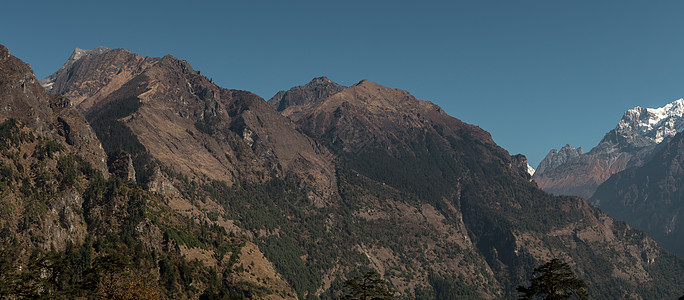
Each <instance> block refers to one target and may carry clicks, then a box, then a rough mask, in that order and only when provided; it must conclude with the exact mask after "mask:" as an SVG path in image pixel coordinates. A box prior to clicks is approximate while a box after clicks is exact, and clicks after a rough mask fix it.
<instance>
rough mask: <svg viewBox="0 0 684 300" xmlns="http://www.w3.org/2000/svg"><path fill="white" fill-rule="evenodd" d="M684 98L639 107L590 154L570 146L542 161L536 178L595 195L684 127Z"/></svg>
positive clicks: (555, 189)
mask: <svg viewBox="0 0 684 300" xmlns="http://www.w3.org/2000/svg"><path fill="white" fill-rule="evenodd" d="M682 116H684V99H679V100H676V101H674V102H672V103H669V104H667V105H665V106H663V107H660V108H643V107H635V108H633V109H630V110H628V111H627V112H625V114H624V115H623V117H622V119H621V120H620V122H618V125H617V126H616V127H615V129H613V130H611V131H610V132H608V133H607V134H606V135H605V136H604V137H603V139H602V140H601V142H600V143H599V144H598V145H597V146H596V147H594V148H593V149H591V151H589V152H587V153H582V151H581V148H580V149H577V150H579V151H577V150H576V149H574V148H572V147H571V146H570V145H566V146H565V147H563V148H561V150H560V151H557V150H555V149H552V150H551V151H550V152H549V154H548V155H547V156H546V157H545V158H544V159H543V160H542V161H541V162H540V163H539V166H538V167H537V171H536V172H535V174H534V177H533V178H534V181H535V182H537V184H538V185H539V187H541V188H542V189H544V190H545V191H547V192H551V193H554V194H564V195H576V196H581V197H584V198H587V199H588V198H589V197H591V196H592V194H593V193H594V191H595V190H596V187H598V185H599V184H601V183H602V182H604V181H605V180H607V179H608V178H609V177H610V176H611V175H613V174H615V173H617V172H620V171H622V170H625V169H627V168H629V167H632V166H639V165H641V164H643V163H644V161H645V160H646V159H648V157H649V156H650V155H652V154H653V152H654V151H655V149H656V147H657V146H658V145H659V144H660V143H662V142H664V141H668V140H670V139H671V138H672V137H674V135H675V134H677V132H680V131H682V130H684V118H682Z"/></svg>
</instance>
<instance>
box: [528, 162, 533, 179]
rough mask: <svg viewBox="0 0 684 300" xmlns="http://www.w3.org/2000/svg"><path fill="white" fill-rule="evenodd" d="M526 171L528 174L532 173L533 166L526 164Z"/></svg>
mask: <svg viewBox="0 0 684 300" xmlns="http://www.w3.org/2000/svg"><path fill="white" fill-rule="evenodd" d="M527 173H529V174H530V176H532V175H534V168H533V167H532V166H530V164H529V163H528V164H527Z"/></svg>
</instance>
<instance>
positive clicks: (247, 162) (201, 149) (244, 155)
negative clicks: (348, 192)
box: [52, 49, 335, 199]
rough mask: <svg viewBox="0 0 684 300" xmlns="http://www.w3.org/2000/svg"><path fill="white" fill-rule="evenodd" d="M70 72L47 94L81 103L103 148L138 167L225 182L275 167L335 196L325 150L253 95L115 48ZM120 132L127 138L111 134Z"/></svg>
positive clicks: (178, 65)
mask: <svg viewBox="0 0 684 300" xmlns="http://www.w3.org/2000/svg"><path fill="white" fill-rule="evenodd" d="M72 73H74V74H78V76H72V77H70V78H66V79H65V78H58V79H57V80H56V81H55V85H54V86H53V89H52V92H55V93H63V94H65V95H74V96H75V97H76V98H77V99H82V102H81V103H80V105H79V108H80V109H82V110H83V111H84V112H85V113H86V115H87V116H88V118H89V119H90V120H91V122H92V123H93V125H94V126H95V127H96V130H99V131H100V132H102V133H104V135H102V136H101V138H102V139H103V142H104V144H105V148H106V149H108V150H109V151H111V150H114V148H116V147H124V148H126V147H128V148H127V149H125V150H127V151H129V152H131V153H133V154H134V155H138V156H137V157H138V158H139V159H138V160H137V161H136V162H137V165H136V168H143V169H144V168H145V167H144V166H143V165H144V164H145V162H144V161H145V159H143V158H142V157H143V156H144V155H146V153H149V155H150V156H151V157H153V158H154V159H158V160H160V161H161V162H162V163H163V164H165V165H167V166H171V167H173V168H174V169H177V171H180V172H183V173H187V174H194V175H201V176H203V177H208V178H211V179H216V180H223V181H226V182H228V183H233V182H234V181H235V180H236V177H237V176H238V174H239V173H241V172H244V174H243V175H245V176H247V177H250V178H252V179H254V180H262V179H263V178H265V177H269V176H270V172H271V171H272V170H273V171H275V172H276V173H277V174H278V176H286V175H287V174H294V175H296V176H299V177H301V178H303V179H304V180H305V181H307V182H310V183H311V184H312V185H313V186H315V187H316V189H315V191H312V194H311V196H312V197H319V196H317V195H319V194H320V195H329V194H331V193H334V188H333V187H334V186H335V177H334V168H333V166H332V163H331V160H332V156H331V155H330V154H328V153H327V151H326V149H325V148H322V147H320V146H318V145H317V144H316V143H315V142H313V141H312V140H311V139H310V138H308V137H307V136H306V135H303V134H301V133H300V132H298V130H297V128H296V126H294V125H293V124H292V123H291V122H290V121H289V120H288V119H286V118H284V117H282V116H281V115H280V114H278V113H277V112H276V111H275V110H273V109H272V108H271V107H270V106H269V105H268V104H267V103H265V102H264V101H263V100H262V99H261V98H259V97H258V96H256V95H254V94H252V93H249V92H245V91H238V90H227V89H222V88H220V87H218V86H216V85H215V84H213V83H212V82H211V81H210V80H209V79H207V78H206V77H204V76H202V75H200V73H199V72H196V71H194V70H193V69H192V67H191V66H190V65H189V64H188V63H187V62H185V61H180V60H178V59H176V58H173V57H171V56H166V57H164V58H149V57H145V58H143V57H141V56H139V55H136V54H132V53H130V52H128V51H127V50H122V49H115V50H111V51H109V52H106V53H104V54H100V55H91V56H87V57H84V58H82V59H80V60H78V61H77V62H76V63H74V64H73V67H72ZM123 131H129V134H128V135H129V136H126V137H123V136H121V137H118V136H115V135H119V134H121V132H123ZM110 133H113V134H110ZM125 140H128V141H129V143H131V145H125V143H126V141H125ZM131 140H132V141H133V142H130V141H131ZM143 173H144V170H143ZM148 173H149V171H148ZM319 198H320V197H319ZM320 199H322V198H320Z"/></svg>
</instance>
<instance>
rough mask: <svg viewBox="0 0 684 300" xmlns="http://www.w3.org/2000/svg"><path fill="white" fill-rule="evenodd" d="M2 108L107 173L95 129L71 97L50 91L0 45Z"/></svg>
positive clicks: (7, 113) (8, 114)
mask: <svg viewBox="0 0 684 300" xmlns="http://www.w3.org/2000/svg"><path fill="white" fill-rule="evenodd" d="M0 111H2V113H1V114H0V116H2V119H5V118H14V119H17V120H19V121H21V122H22V123H23V124H25V125H27V126H28V127H30V128H31V129H33V130H34V131H36V132H37V133H38V134H40V135H43V136H45V137H48V138H51V139H57V140H59V141H61V142H62V143H64V145H65V146H67V147H69V148H71V149H73V150H74V151H75V152H76V153H78V154H79V155H81V156H82V157H84V158H85V159H86V160H88V161H89V162H90V163H91V164H93V166H94V167H95V168H96V169H99V170H100V171H102V172H103V173H105V174H106V173H107V166H106V155H105V153H104V150H103V149H102V146H101V144H100V141H99V140H98V139H97V137H96V135H95V132H94V131H93V129H92V128H91V127H90V125H89V124H88V122H87V121H86V120H85V118H84V117H83V115H82V114H81V113H80V112H78V110H76V108H74V107H73V106H72V103H71V102H70V101H69V99H67V98H65V97H63V96H59V95H48V94H46V93H45V90H44V89H43V87H41V86H40V84H39V83H38V80H37V79H36V76H35V75H34V74H33V70H32V69H31V67H30V66H29V65H28V64H26V63H24V62H22V61H21V60H19V59H18V58H16V57H14V56H12V55H11V54H10V52H9V50H7V48H5V47H4V46H2V45H0Z"/></svg>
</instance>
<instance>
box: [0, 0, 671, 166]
mask: <svg viewBox="0 0 684 300" xmlns="http://www.w3.org/2000/svg"><path fill="white" fill-rule="evenodd" d="M682 12H684V2H682V1H678V2H675V1H659V2H653V1H648V2H647V1H420V2H419V1H396V0H395V1H372V0H367V1H282V0H280V1H258V0H255V1H144V0H140V1H33V2H31V4H30V5H28V4H26V3H25V2H23V1H12V2H10V3H3V8H2V11H0V43H1V44H4V45H5V46H7V47H8V48H9V49H10V51H11V52H12V53H13V54H14V55H16V56H18V57H19V58H21V59H23V60H24V61H26V62H28V63H30V64H31V66H32V67H33V69H34V71H35V72H36V75H37V76H38V77H39V78H43V77H45V76H47V75H49V74H50V73H52V72H54V71H55V70H57V69H58V68H59V66H60V65H61V64H62V63H63V62H64V61H65V60H66V59H67V57H68V56H69V55H70V53H71V52H72V51H73V49H74V48H75V47H80V48H86V49H89V48H93V47H96V46H100V45H102V46H106V47H110V48H127V49H130V50H131V51H133V52H136V53H139V54H142V55H146V56H163V55H165V54H172V55H174V56H176V57H178V58H182V59H186V60H188V61H189V62H190V63H191V64H192V65H193V67H194V68H195V69H196V70H200V71H202V74H204V75H206V76H207V77H211V78H213V79H214V82H216V83H217V84H219V85H221V86H223V87H226V88H236V89H244V90H249V91H252V92H254V93H256V94H258V95H260V96H262V97H264V98H266V99H268V98H270V97H271V96H272V95H273V94H275V93H276V92H277V91H278V90H283V89H288V88H290V87H292V86H295V85H301V84H305V83H306V82H308V81H309V80H310V79H311V78H313V77H316V76H322V75H325V76H328V77H329V78H330V79H332V80H333V81H336V82H338V83H340V84H344V85H351V84H354V83H356V82H358V81H359V80H361V79H368V80H371V81H374V82H378V83H380V84H383V85H386V86H390V87H395V88H401V89H405V90H408V91H409V92H411V93H412V94H413V95H414V96H416V97H417V98H419V99H422V100H430V101H432V102H435V103H437V104H438V105H440V106H442V107H443V108H444V109H445V111H447V112H448V113H449V114H451V115H452V116H455V117H457V118H459V119H461V120H463V121H466V122H468V123H471V124H475V125H478V126H480V127H482V128H484V129H486V130H487V131H489V132H491V133H492V136H493V137H494V140H495V141H496V142H497V143H498V144H499V145H501V146H503V147H504V148H506V149H507V150H508V151H509V152H511V154H516V153H523V154H525V155H527V156H528V158H529V160H530V161H531V164H532V165H533V166H535V167H536V164H538V163H539V161H540V160H541V159H542V158H543V157H544V156H545V155H546V153H548V151H549V150H550V149H551V148H560V147H561V146H563V145H565V144H566V143H570V144H572V145H573V146H582V147H584V148H585V150H586V151H588V150H589V149H591V148H592V147H594V146H595V145H596V144H597V143H598V142H599V140H600V139H601V138H602V137H603V135H604V134H605V133H606V132H608V131H609V130H610V129H612V128H614V127H615V125H616V124H617V122H618V120H619V119H620V117H621V116H622V114H623V112H624V111H625V110H627V109H629V108H631V107H634V106H638V105H639V106H645V107H657V106H662V105H664V104H666V103H668V102H670V101H673V100H676V99H678V98H681V97H684V82H683V79H684V51H683V50H684V20H683V18H682V17H681V14H682Z"/></svg>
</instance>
